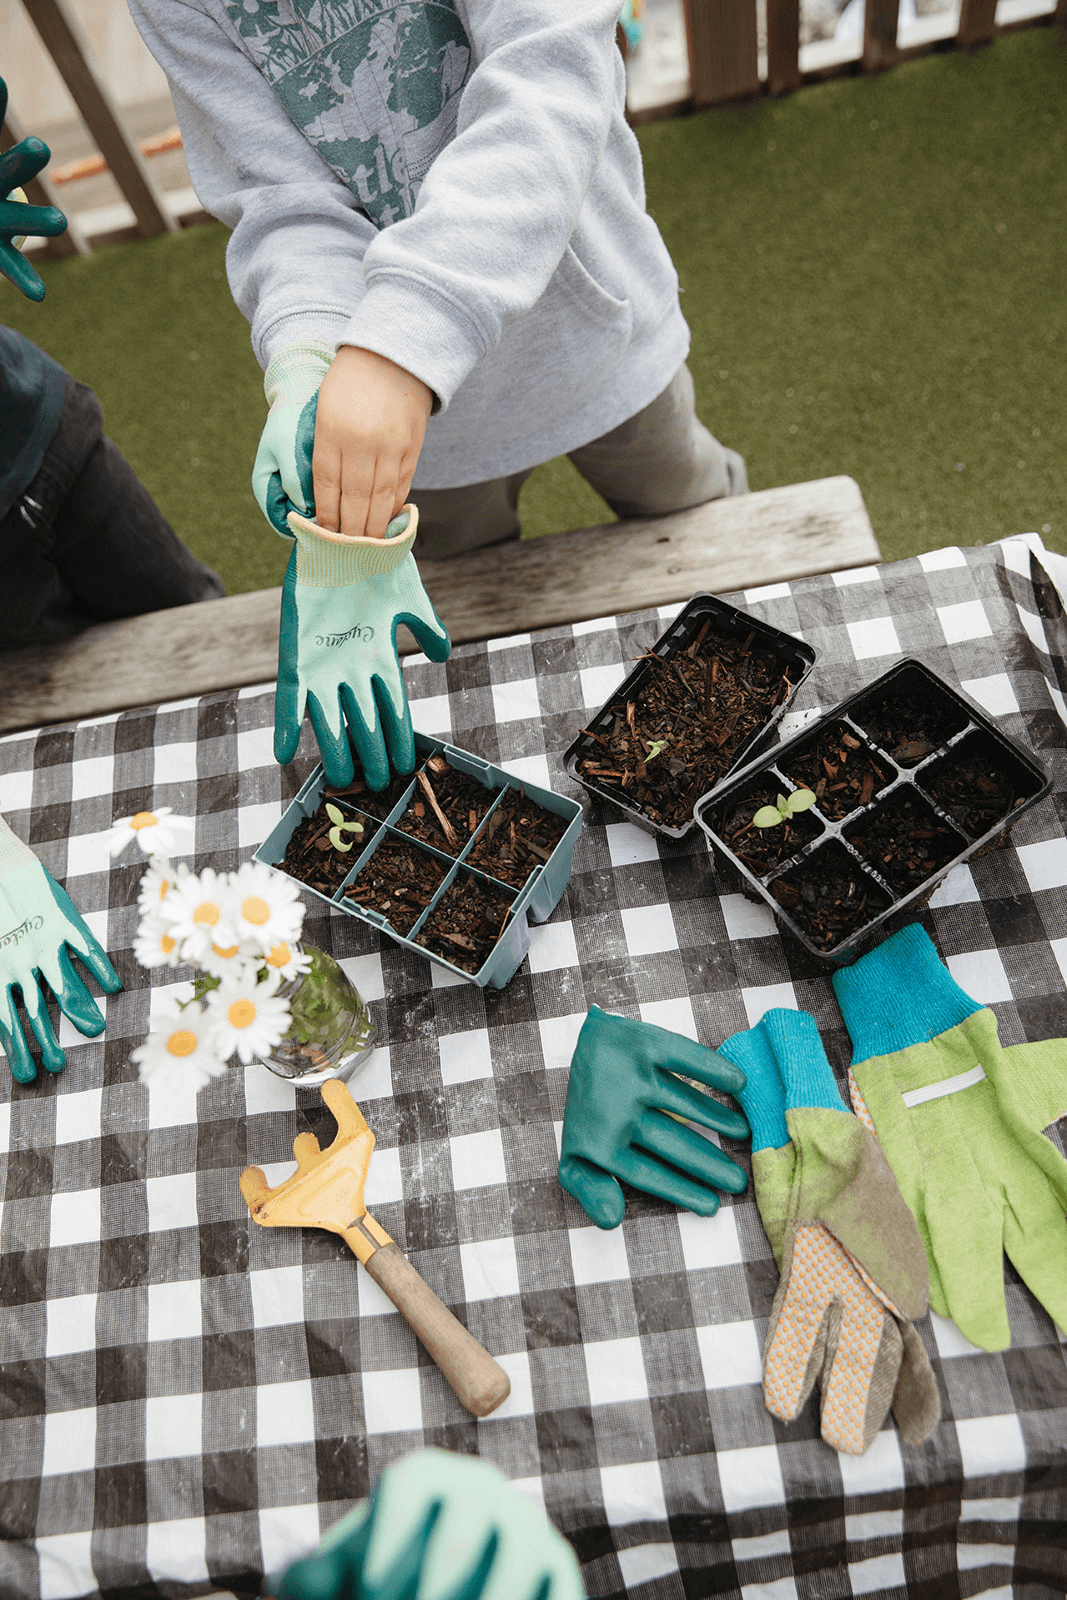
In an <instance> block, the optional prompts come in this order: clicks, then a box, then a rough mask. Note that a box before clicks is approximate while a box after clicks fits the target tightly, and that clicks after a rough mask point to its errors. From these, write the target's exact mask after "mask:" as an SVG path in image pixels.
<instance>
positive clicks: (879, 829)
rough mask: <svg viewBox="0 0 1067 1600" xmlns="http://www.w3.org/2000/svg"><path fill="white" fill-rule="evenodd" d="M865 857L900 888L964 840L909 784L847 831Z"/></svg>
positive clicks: (928, 872)
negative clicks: (907, 787)
mask: <svg viewBox="0 0 1067 1600" xmlns="http://www.w3.org/2000/svg"><path fill="white" fill-rule="evenodd" d="M846 837H847V839H848V842H849V844H850V845H851V846H852V847H853V849H854V850H858V851H859V853H860V855H861V856H862V857H863V859H864V861H866V862H868V863H869V864H870V865H871V866H872V867H873V868H874V870H875V871H876V872H878V873H880V874H881V876H882V877H883V878H884V879H885V880H886V882H887V883H889V884H892V886H893V888H894V889H896V890H897V891H898V892H900V893H902V894H907V893H908V892H909V891H910V890H912V889H917V888H918V887H919V885H920V884H921V883H925V882H926V880H927V879H928V878H933V877H936V876H937V874H938V873H939V872H940V871H941V869H942V868H943V867H945V866H947V864H948V863H949V862H950V861H951V860H952V858H953V856H958V855H959V853H960V851H961V850H962V849H964V847H965V844H966V841H965V840H964V839H962V838H961V837H960V835H959V834H958V833H957V832H956V830H955V828H953V827H950V825H949V824H948V823H947V822H946V821H945V820H944V818H943V817H939V816H938V815H937V813H936V811H934V809H933V807H932V806H929V805H927V803H926V801H925V800H924V799H923V798H922V797H921V796H920V795H917V794H916V793H915V791H914V790H913V789H900V790H898V791H897V793H896V794H894V795H891V796H890V798H889V799H888V800H886V801H885V802H884V803H883V804H882V805H878V806H875V807H874V809H873V810H872V811H869V812H868V813H867V815H866V816H865V817H864V818H863V820H862V822H860V823H858V824H857V825H856V826H855V827H854V828H852V829H851V830H849V831H848V832H847V834H846Z"/></svg>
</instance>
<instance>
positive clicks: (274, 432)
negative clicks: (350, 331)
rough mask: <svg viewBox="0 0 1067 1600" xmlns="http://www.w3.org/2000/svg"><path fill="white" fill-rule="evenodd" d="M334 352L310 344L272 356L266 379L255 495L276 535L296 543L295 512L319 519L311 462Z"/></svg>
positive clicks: (256, 463)
mask: <svg viewBox="0 0 1067 1600" xmlns="http://www.w3.org/2000/svg"><path fill="white" fill-rule="evenodd" d="M333 358H334V351H333V350H331V349H329V348H328V347H327V346H326V345H324V344H317V343H316V342H315V341H314V340H309V341H308V342H307V343H306V344H295V345H288V346H287V347H286V348H285V349H284V350H279V351H278V353H277V355H274V356H272V357H271V359H270V361H269V362H268V364H267V370H266V372H265V373H264V375H263V390H264V393H265V394H266V396H267V403H268V405H269V406H270V411H269V412H268V413H267V420H266V422H265V424H264V426H263V432H262V434H261V435H260V440H259V448H258V450H257V451H256V459H255V462H254V464H253V467H252V493H253V494H254V495H255V497H256V501H257V503H258V505H259V509H260V510H261V511H262V513H263V515H264V516H265V517H266V519H267V521H268V522H269V523H270V525H271V527H272V528H273V529H274V531H275V532H276V533H280V534H281V535H282V537H283V538H285V539H291V538H292V534H291V532H290V530H289V524H288V522H287V521H286V518H287V517H288V515H289V513H290V511H298V512H299V513H300V514H301V516H308V517H310V516H314V514H315V502H314V498H313V489H312V471H311V458H312V451H313V449H314V444H315V411H316V407H317V405H318V397H319V388H320V386H321V384H322V380H323V378H325V376H326V374H327V373H328V372H329V370H330V365H331V363H332V361H333Z"/></svg>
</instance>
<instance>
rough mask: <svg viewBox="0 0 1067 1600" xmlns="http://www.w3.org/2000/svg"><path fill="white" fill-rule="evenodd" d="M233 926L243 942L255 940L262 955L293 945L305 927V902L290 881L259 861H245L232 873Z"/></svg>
mask: <svg viewBox="0 0 1067 1600" xmlns="http://www.w3.org/2000/svg"><path fill="white" fill-rule="evenodd" d="M232 885H233V903H234V907H235V912H234V915H235V926H236V929H237V933H238V935H239V936H240V937H241V938H242V939H254V940H255V941H256V943H257V944H258V946H259V948H260V949H261V950H263V951H264V952H266V951H269V950H270V949H272V947H273V946H274V945H276V944H295V943H296V942H297V940H298V939H299V938H300V930H301V929H302V927H303V925H304V902H303V901H302V900H301V898H300V891H299V889H297V887H296V885H295V883H294V882H293V880H292V879H291V878H287V877H284V876H283V875H282V874H281V873H280V872H275V871H273V869H272V868H270V867H268V866H267V865H266V863H265V862H262V861H246V862H245V864H244V866H243V867H239V868H238V870H237V871H236V872H235V873H234V874H233V878H232Z"/></svg>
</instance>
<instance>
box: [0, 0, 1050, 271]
mask: <svg viewBox="0 0 1067 1600" xmlns="http://www.w3.org/2000/svg"><path fill="white" fill-rule="evenodd" d="M3 3H4V4H11V3H12V0H3ZM22 3H23V5H24V6H25V9H26V11H27V13H28V15H29V16H30V18H31V20H32V22H33V24H34V26H35V27H36V29H37V32H38V34H39V35H40V37H41V40H42V41H43V43H44V45H45V48H46V49H47V51H48V53H49V55H50V56H51V58H52V60H53V62H54V63H55V66H56V68H57V69H58V71H59V74H60V76H61V77H62V79H63V81H64V82H65V84H66V86H67V88H68V90H69V91H70V95H71V98H72V99H73V101H74V103H75V105H76V106H77V108H78V111H79V112H80V114H81V116H82V118H83V119H84V121H85V124H86V127H87V128H88V130H89V132H90V133H91V135H92V137H93V139H94V140H95V142H96V145H97V148H98V150H99V151H100V152H101V154H102V155H103V157H104V159H105V160H106V162H107V164H108V167H109V168H110V170H111V172H112V174H113V176H114V178H115V181H116V183H117V185H118V187H119V190H120V191H121V193H122V195H123V197H124V201H125V205H124V206H123V207H121V208H119V209H120V210H121V212H122V215H121V216H120V217H118V218H116V217H115V216H114V215H110V216H109V217H108V218H107V220H106V223H101V224H100V225H98V226H97V227H95V228H93V227H91V226H89V225H88V221H91V219H85V221H84V224H83V223H80V222H79V220H78V219H77V218H76V217H75V218H72V219H71V221H70V225H69V227H68V229H67V231H66V233H65V234H62V235H61V236H60V237H59V238H58V239H52V240H48V241H46V242H45V244H44V248H45V249H46V250H47V251H48V252H49V253H50V254H52V255H70V254H74V253H77V254H83V253H85V252H86V251H88V250H90V249H92V248H93V247H94V246H97V245H100V244H105V243H113V242H115V241H116V240H118V239H129V238H145V239H147V238H152V237H153V236H155V235H157V234H161V233H170V232H173V231H174V230H175V229H177V228H179V227H183V226H188V225H189V224H190V223H193V222H198V221H203V220H207V218H206V214H205V213H204V212H203V211H202V210H201V208H200V206H199V204H198V202H197V201H196V197H195V196H194V195H193V193H192V191H191V190H184V191H181V192H180V193H179V194H178V195H174V194H169V195H164V194H163V193H162V192H161V190H160V188H159V186H158V185H157V183H156V182H155V180H154V178H153V176H152V173H151V171H150V170H149V167H148V164H147V162H146V160H145V158H144V156H143V155H142V154H141V151H140V149H139V148H138V145H137V141H136V140H135V139H134V138H133V136H132V134H131V133H130V131H129V130H128V129H127V127H126V126H125V124H124V122H123V119H122V115H121V113H120V111H119V108H118V106H117V105H116V103H115V100H114V98H113V97H112V95H111V93H110V91H109V89H108V86H107V84H106V83H105V82H104V80H103V77H102V75H101V73H100V71H99V69H98V67H97V66H96V64H95V61H94V58H93V53H92V50H91V49H90V47H89V44H88V41H87V39H86V37H85V34H84V31H83V29H82V28H81V25H80V24H79V23H78V20H77V18H76V17H75V16H74V15H73V14H72V13H71V11H70V9H69V7H68V5H67V3H66V0H22ZM764 3H765V5H766V26H765V29H764V30H763V31H764V35H765V36H764V39H763V40H762V41H761V39H760V31H761V30H760V28H759V24H758V13H757V0H683V4H684V9H685V28H686V42H687V45H688V52H689V75H688V79H687V80H686V81H684V82H682V83H680V84H679V86H678V88H677V92H676V93H674V94H671V93H669V92H668V93H667V94H666V95H665V97H664V100H663V103H661V104H658V105H652V106H649V107H645V108H643V109H642V110H641V112H640V113H639V114H638V115H636V116H635V118H634V120H639V121H646V120H649V119H650V118H651V117H655V116H666V115H672V114H675V113H677V112H680V111H686V110H689V109H693V108H700V107H703V106H710V105H715V104H717V103H719V102H721V101H725V100H734V99H739V98H741V97H744V96H747V95H756V94H760V93H769V94H775V95H780V94H788V93H789V92H790V91H791V90H794V89H797V88H799V87H800V85H801V83H804V82H811V81H815V80H817V79H819V78H822V77H826V76H829V75H833V74H837V73H841V72H845V71H855V70H857V69H858V70H861V71H864V72H877V71H882V70H884V69H885V68H886V67H890V66H892V65H894V64H895V63H896V62H898V61H901V60H906V59H908V58H909V57H911V56H915V55H918V54H922V53H924V52H925V51H928V50H931V49H937V48H945V47H951V46H957V47H973V46H975V45H980V44H984V43H986V42H988V41H989V40H990V39H992V38H993V37H994V36H995V35H996V34H998V33H1003V32H1006V31H1009V30H1011V29H1014V28H1018V27H1027V26H1031V25H1033V24H1034V23H1044V22H1059V23H1067V0H999V6H998V0H960V12H959V22H958V26H957V29H956V32H955V34H953V35H951V36H950V37H948V38H946V37H945V36H944V35H943V33H942V32H939V30H941V29H943V28H944V20H943V18H938V17H934V18H927V19H924V22H925V24H926V26H925V27H924V28H921V29H920V30H919V32H920V34H922V35H923V37H921V38H919V39H918V40H917V41H916V40H913V41H912V42H911V43H908V42H907V41H906V40H905V41H899V42H898V38H897V33H898V29H897V19H898V9H899V0H866V15H865V21H864V35H863V44H862V50H860V48H859V47H858V46H855V47H841V46H834V45H832V44H831V45H830V46H826V45H821V46H820V45H815V46H811V45H809V46H808V47H807V48H806V49H802V48H801V46H800V0H764ZM913 31H914V30H913ZM761 44H762V48H761ZM11 87H12V86H11V85H10V84H9V88H11ZM16 103H17V97H16V93H15V91H14V89H13V90H12V94H11V104H9V109H8V113H7V116H6V118H5V120H4V124H3V129H2V131H0V148H2V149H7V148H9V147H10V146H11V145H12V144H15V143H17V142H18V141H19V140H20V139H22V138H24V137H25V133H26V129H24V128H23V127H22V125H21V124H20V122H19V120H18V117H17V114H16V111H15V110H14V109H13V105H14V104H16ZM27 193H28V196H29V198H30V200H31V201H33V203H34V204H37V205H56V204H58V203H59V202H58V200H57V198H56V194H55V192H54V190H53V187H52V185H51V184H50V183H49V181H48V177H47V174H42V175H41V176H40V177H39V178H37V179H35V180H34V182H33V183H32V184H29V185H27ZM113 209H114V208H112V210H113Z"/></svg>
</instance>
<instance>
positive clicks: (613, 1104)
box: [559, 1006, 748, 1228]
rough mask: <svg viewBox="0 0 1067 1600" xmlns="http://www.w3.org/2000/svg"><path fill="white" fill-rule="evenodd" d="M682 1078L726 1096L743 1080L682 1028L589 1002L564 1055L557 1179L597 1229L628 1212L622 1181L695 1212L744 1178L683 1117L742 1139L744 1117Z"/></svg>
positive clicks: (709, 1212)
mask: <svg viewBox="0 0 1067 1600" xmlns="http://www.w3.org/2000/svg"><path fill="white" fill-rule="evenodd" d="M686 1078H692V1079H695V1081H696V1082H697V1083H703V1084H707V1085H708V1087H709V1088H713V1089H721V1090H724V1091H725V1092H726V1093H727V1094H732V1095H738V1094H739V1093H740V1091H741V1090H742V1089H743V1087H744V1082H745V1079H744V1074H743V1073H742V1072H740V1071H739V1070H738V1069H737V1067H735V1066H734V1065H732V1063H731V1062H729V1061H727V1060H726V1059H725V1058H724V1057H722V1056H719V1055H716V1053H715V1051H714V1050H706V1049H705V1048H704V1046H703V1045H700V1044H695V1043H694V1042H693V1040H692V1039H687V1038H685V1036H684V1035H683V1034H680V1033H671V1032H669V1031H668V1029H666V1028H657V1027H656V1026H655V1025H654V1024H653V1023H650V1022H637V1021H635V1020H633V1019H632V1018H630V1017H617V1016H614V1015H613V1014H612V1013H611V1012H610V1011H601V1009H600V1007H599V1006H591V1007H590V1009H589V1014H588V1016H587V1017H586V1019H585V1021H584V1023H583V1024H582V1031H581V1033H580V1034H579V1035H578V1043H577V1045H576V1046H575V1050H574V1055H573V1057H572V1059H571V1072H570V1079H569V1081H568V1084H567V1106H566V1110H565V1112H564V1115H563V1139H562V1146H561V1152H560V1162H559V1181H560V1183H561V1184H562V1185H563V1187H564V1189H566V1191H567V1193H568V1194H570V1195H573V1196H574V1198H575V1200H577V1202H578V1204H579V1205H580V1206H581V1207H582V1209H583V1210H584V1211H585V1213H586V1215H587V1216H589V1217H590V1218H591V1219H592V1220H593V1222H595V1223H596V1225H597V1227H598V1228H617V1227H618V1226H619V1223H620V1222H621V1221H622V1219H623V1217H624V1215H625V1213H626V1198H625V1196H624V1194H623V1191H622V1188H621V1187H620V1183H619V1180H620V1179H621V1180H622V1181H623V1182H624V1183H629V1184H631V1185H632V1186H633V1188H635V1189H641V1190H643V1191H644V1193H646V1194H654V1195H658V1196H659V1198H660V1199H662V1200H669V1201H671V1202H672V1203H673V1204H674V1205H678V1206H681V1207H683V1209H685V1210H687V1211H695V1212H696V1213H697V1214H698V1215H699V1216H702V1217H713V1216H714V1215H715V1213H716V1211H717V1210H718V1209H719V1196H718V1194H717V1193H716V1190H724V1191H725V1192H726V1193H728V1194H740V1193H741V1191H742V1189H744V1187H745V1185H746V1184H747V1182H748V1176H747V1174H746V1173H745V1172H744V1170H743V1169H742V1168H741V1167H739V1166H738V1165H737V1163H736V1162H734V1161H731V1160H730V1158H729V1156H727V1155H724V1153H723V1152H722V1151H721V1150H720V1149H718V1147H717V1146H716V1145H714V1144H713V1143H712V1142H711V1140H710V1139H706V1138H705V1137H704V1136H703V1134H700V1133H698V1132H696V1130H695V1129H694V1128H689V1127H686V1126H685V1121H688V1122H695V1123H697V1124H698V1125H699V1126H700V1127H702V1128H710V1129H712V1130H713V1131H714V1132H716V1133H722V1134H725V1135H726V1136H727V1137H728V1138H730V1139H747V1138H748V1123H747V1122H746V1121H745V1119H744V1117H743V1116H742V1115H741V1113H740V1112H739V1111H734V1110H732V1109H731V1108H730V1107H729V1106H724V1105H723V1104H722V1103H721V1102H720V1101H718V1100H716V1099H714V1098H713V1097H712V1096H711V1095H708V1094H703V1093H702V1092H701V1091H700V1090H699V1089H696V1088H694V1087H693V1084H692V1083H686V1082H685V1079H686ZM682 1118H684V1119H685V1121H681V1120H679V1119H682Z"/></svg>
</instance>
